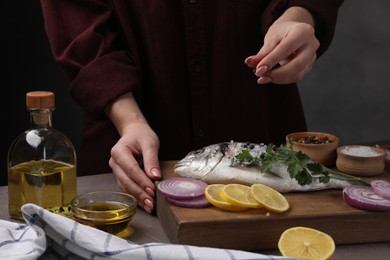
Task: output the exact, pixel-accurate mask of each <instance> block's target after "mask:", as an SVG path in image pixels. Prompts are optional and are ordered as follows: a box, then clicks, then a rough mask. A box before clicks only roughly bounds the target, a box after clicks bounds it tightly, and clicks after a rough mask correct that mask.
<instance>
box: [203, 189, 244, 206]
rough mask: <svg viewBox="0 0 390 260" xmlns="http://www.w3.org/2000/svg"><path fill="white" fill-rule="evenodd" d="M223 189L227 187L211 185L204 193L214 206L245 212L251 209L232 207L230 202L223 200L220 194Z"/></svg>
mask: <svg viewBox="0 0 390 260" xmlns="http://www.w3.org/2000/svg"><path fill="white" fill-rule="evenodd" d="M223 187H225V185H224V184H209V185H208V186H207V187H206V189H205V191H204V195H205V197H206V199H207V200H208V201H209V202H210V203H211V204H213V205H214V206H216V207H218V208H220V209H224V210H229V211H243V210H247V209H249V208H248V207H239V206H235V205H232V204H230V203H229V202H227V201H225V200H224V199H222V198H221V196H220V194H221V191H222V189H223Z"/></svg>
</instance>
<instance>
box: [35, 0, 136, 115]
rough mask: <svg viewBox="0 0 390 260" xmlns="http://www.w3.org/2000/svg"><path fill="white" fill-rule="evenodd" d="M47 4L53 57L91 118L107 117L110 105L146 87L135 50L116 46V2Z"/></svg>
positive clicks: (63, 0) (44, 8) (70, 0)
mask: <svg viewBox="0 0 390 260" xmlns="http://www.w3.org/2000/svg"><path fill="white" fill-rule="evenodd" d="M41 5H42V11H43V16H44V21H45V29H46V33H47V36H48V40H49V42H50V45H51V48H52V53H53V56H54V58H55V60H56V61H57V62H58V64H59V65H60V66H61V67H62V69H63V70H64V72H65V73H66V75H67V76H68V78H69V79H70V81H71V85H70V87H69V92H70V94H71V95H72V97H73V98H74V99H75V101H76V102H77V103H79V104H80V105H81V106H82V107H83V109H84V110H85V111H86V112H87V113H88V114H90V115H91V116H93V117H97V118H98V117H101V116H105V113H104V110H105V108H106V106H107V105H108V104H109V103H111V102H112V101H113V100H114V99H115V98H117V97H119V96H121V95H123V94H125V93H127V92H129V91H132V90H133V89H134V88H137V87H139V86H140V85H141V84H140V71H139V70H138V68H137V66H136V62H135V59H134V57H133V55H132V53H131V52H130V51H125V50H120V49H119V48H117V47H116V39H117V37H118V32H116V31H114V30H112V28H113V26H112V23H113V22H114V21H113V18H112V12H111V10H110V6H109V5H107V4H106V3H105V1H99V0H89V1H84V0H56V1H52V0H41Z"/></svg>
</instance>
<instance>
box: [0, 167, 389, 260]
mask: <svg viewBox="0 0 390 260" xmlns="http://www.w3.org/2000/svg"><path fill="white" fill-rule="evenodd" d="M77 189H78V194H82V193H86V192H90V191H96V190H118V186H117V183H116V181H115V177H114V175H113V174H112V173H106V174H99V175H91V176H83V177H78V179H77ZM0 205H1V209H0V219H3V220H9V221H15V220H12V219H10V217H9V213H8V188H7V186H1V187H0ZM15 222H16V221H15ZM132 224H133V228H134V233H133V235H132V236H131V237H130V238H129V240H131V241H132V242H134V243H137V244H144V243H151V242H163V243H169V242H170V241H169V239H168V237H167V235H166V234H165V231H164V229H163V227H162V226H161V224H160V221H159V220H158V218H157V217H156V216H155V215H150V214H147V213H146V212H145V211H143V210H142V209H141V208H138V210H137V214H136V215H135V216H134V219H133V223H132ZM388 232H390V227H389V230H388ZM259 253H262V254H269V255H280V253H279V251H278V250H267V251H260V252H259ZM349 259H351V260H352V259H353V260H360V259H362V260H363V259H369V260H383V259H390V241H388V242H383V243H370V244H351V245H337V246H336V251H335V254H334V256H333V257H332V260H349Z"/></svg>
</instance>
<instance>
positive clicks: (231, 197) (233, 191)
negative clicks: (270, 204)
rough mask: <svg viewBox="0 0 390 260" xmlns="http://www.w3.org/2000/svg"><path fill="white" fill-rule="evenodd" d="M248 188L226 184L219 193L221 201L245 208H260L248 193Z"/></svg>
mask: <svg viewBox="0 0 390 260" xmlns="http://www.w3.org/2000/svg"><path fill="white" fill-rule="evenodd" d="M249 190H250V188H249V186H246V185H242V184H226V185H225V187H223V189H222V191H221V197H222V199H224V200H226V201H227V202H229V203H230V204H233V205H236V206H239V207H247V208H261V207H263V206H262V205H260V204H259V203H258V202H257V201H256V200H255V199H254V198H253V197H252V196H251V195H250V193H249Z"/></svg>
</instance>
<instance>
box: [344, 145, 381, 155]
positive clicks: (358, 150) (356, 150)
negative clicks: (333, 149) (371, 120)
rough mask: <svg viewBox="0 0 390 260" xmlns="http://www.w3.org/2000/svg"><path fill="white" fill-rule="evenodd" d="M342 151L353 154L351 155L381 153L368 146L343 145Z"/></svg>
mask: <svg viewBox="0 0 390 260" xmlns="http://www.w3.org/2000/svg"><path fill="white" fill-rule="evenodd" d="M342 152H343V153H344V154H348V155H353V156H361V157H373V156H378V155H381V154H380V153H378V152H377V151H375V150H374V149H372V148H371V147H369V146H352V147H344V148H343V150H342Z"/></svg>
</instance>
